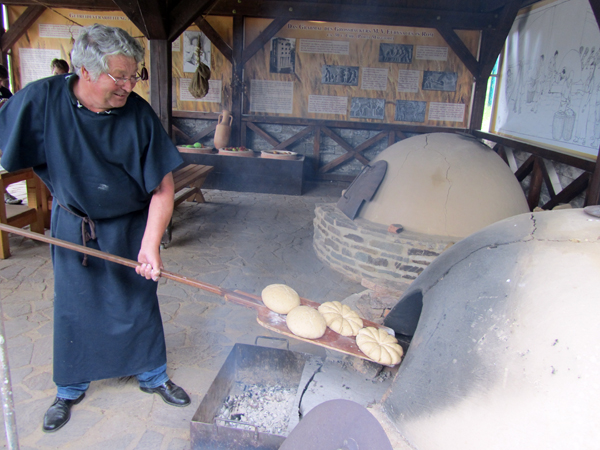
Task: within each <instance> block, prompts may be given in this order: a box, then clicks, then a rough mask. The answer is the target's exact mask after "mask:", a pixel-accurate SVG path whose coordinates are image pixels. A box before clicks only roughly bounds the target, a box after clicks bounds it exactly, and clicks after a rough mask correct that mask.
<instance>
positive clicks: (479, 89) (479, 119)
mask: <svg viewBox="0 0 600 450" xmlns="http://www.w3.org/2000/svg"><path fill="white" fill-rule="evenodd" d="M487 81H488V77H477V78H475V92H473V107H472V109H471V123H470V124H469V128H470V129H471V130H481V125H482V123H483V110H484V109H485V94H486V93H487Z"/></svg>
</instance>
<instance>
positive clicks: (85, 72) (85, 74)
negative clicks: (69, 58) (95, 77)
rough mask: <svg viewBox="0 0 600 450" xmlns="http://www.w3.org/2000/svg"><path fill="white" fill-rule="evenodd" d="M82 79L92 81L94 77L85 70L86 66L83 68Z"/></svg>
mask: <svg viewBox="0 0 600 450" xmlns="http://www.w3.org/2000/svg"><path fill="white" fill-rule="evenodd" d="M81 78H83V79H84V80H85V81H92V76H91V75H90V73H89V72H88V70H87V69H86V68H85V66H82V67H81Z"/></svg>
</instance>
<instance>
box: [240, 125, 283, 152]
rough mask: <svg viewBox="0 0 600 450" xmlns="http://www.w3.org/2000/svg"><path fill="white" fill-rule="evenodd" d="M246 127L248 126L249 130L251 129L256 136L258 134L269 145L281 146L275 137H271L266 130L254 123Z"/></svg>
mask: <svg viewBox="0 0 600 450" xmlns="http://www.w3.org/2000/svg"><path fill="white" fill-rule="evenodd" d="M246 125H247V126H248V128H250V129H251V130H252V131H254V132H255V133H256V134H258V135H259V136H260V137H261V138H263V139H264V140H265V141H267V142H268V143H269V144H271V145H272V146H273V147H275V146H277V145H279V141H278V140H277V139H275V138H274V137H273V136H271V135H270V134H269V133H267V132H266V131H265V130H263V129H262V128H260V127H258V126H256V125H255V124H253V123H252V122H247V123H246Z"/></svg>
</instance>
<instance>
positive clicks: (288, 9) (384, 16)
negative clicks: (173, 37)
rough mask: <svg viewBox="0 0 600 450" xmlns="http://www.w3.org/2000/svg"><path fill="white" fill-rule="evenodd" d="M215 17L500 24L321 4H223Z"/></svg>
mask: <svg viewBox="0 0 600 450" xmlns="http://www.w3.org/2000/svg"><path fill="white" fill-rule="evenodd" d="M339 3H342V2H339ZM233 11H235V13H233ZM212 13H213V14H215V15H225V16H231V15H232V14H237V15H243V16H251V17H268V18H277V17H286V18H287V19H288V20H322V21H326V22H344V23H364V24H378V25H395V26H411V27H425V28H435V27H436V26H437V25H439V24H440V23H445V24H447V25H448V26H450V27H451V28H453V29H459V28H460V29H471V30H481V29H484V28H488V27H492V28H494V27H496V25H497V21H498V16H497V14H494V13H481V12H478V11H453V10H448V9H440V8H435V7H432V8H406V7H401V6H379V5H377V4H370V5H368V6H367V5H359V4H354V3H352V4H350V3H346V2H344V3H343V4H337V3H322V2H318V1H280V0H254V1H243V2H239V1H238V0H220V1H219V3H218V4H217V5H215V7H214V9H213V12H212Z"/></svg>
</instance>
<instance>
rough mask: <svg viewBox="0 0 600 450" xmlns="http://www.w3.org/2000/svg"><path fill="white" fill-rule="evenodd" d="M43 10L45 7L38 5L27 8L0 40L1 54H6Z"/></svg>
mask: <svg viewBox="0 0 600 450" xmlns="http://www.w3.org/2000/svg"><path fill="white" fill-rule="evenodd" d="M45 10H46V8H45V7H43V6H39V5H36V6H30V7H28V8H27V9H26V10H25V12H23V14H21V15H20V16H19V18H18V19H17V20H16V21H15V23H14V24H12V25H11V27H10V28H9V29H8V31H7V32H6V33H4V34H3V35H2V38H0V47H1V48H2V53H6V52H8V50H9V49H10V48H11V47H12V46H13V45H14V44H15V42H17V41H18V40H19V39H20V38H21V36H23V34H24V33H25V32H26V31H27V30H28V29H29V27H30V26H31V25H33V24H34V23H35V21H36V20H37V19H38V18H39V17H40V16H41V15H42V13H43V12H44V11H45Z"/></svg>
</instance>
